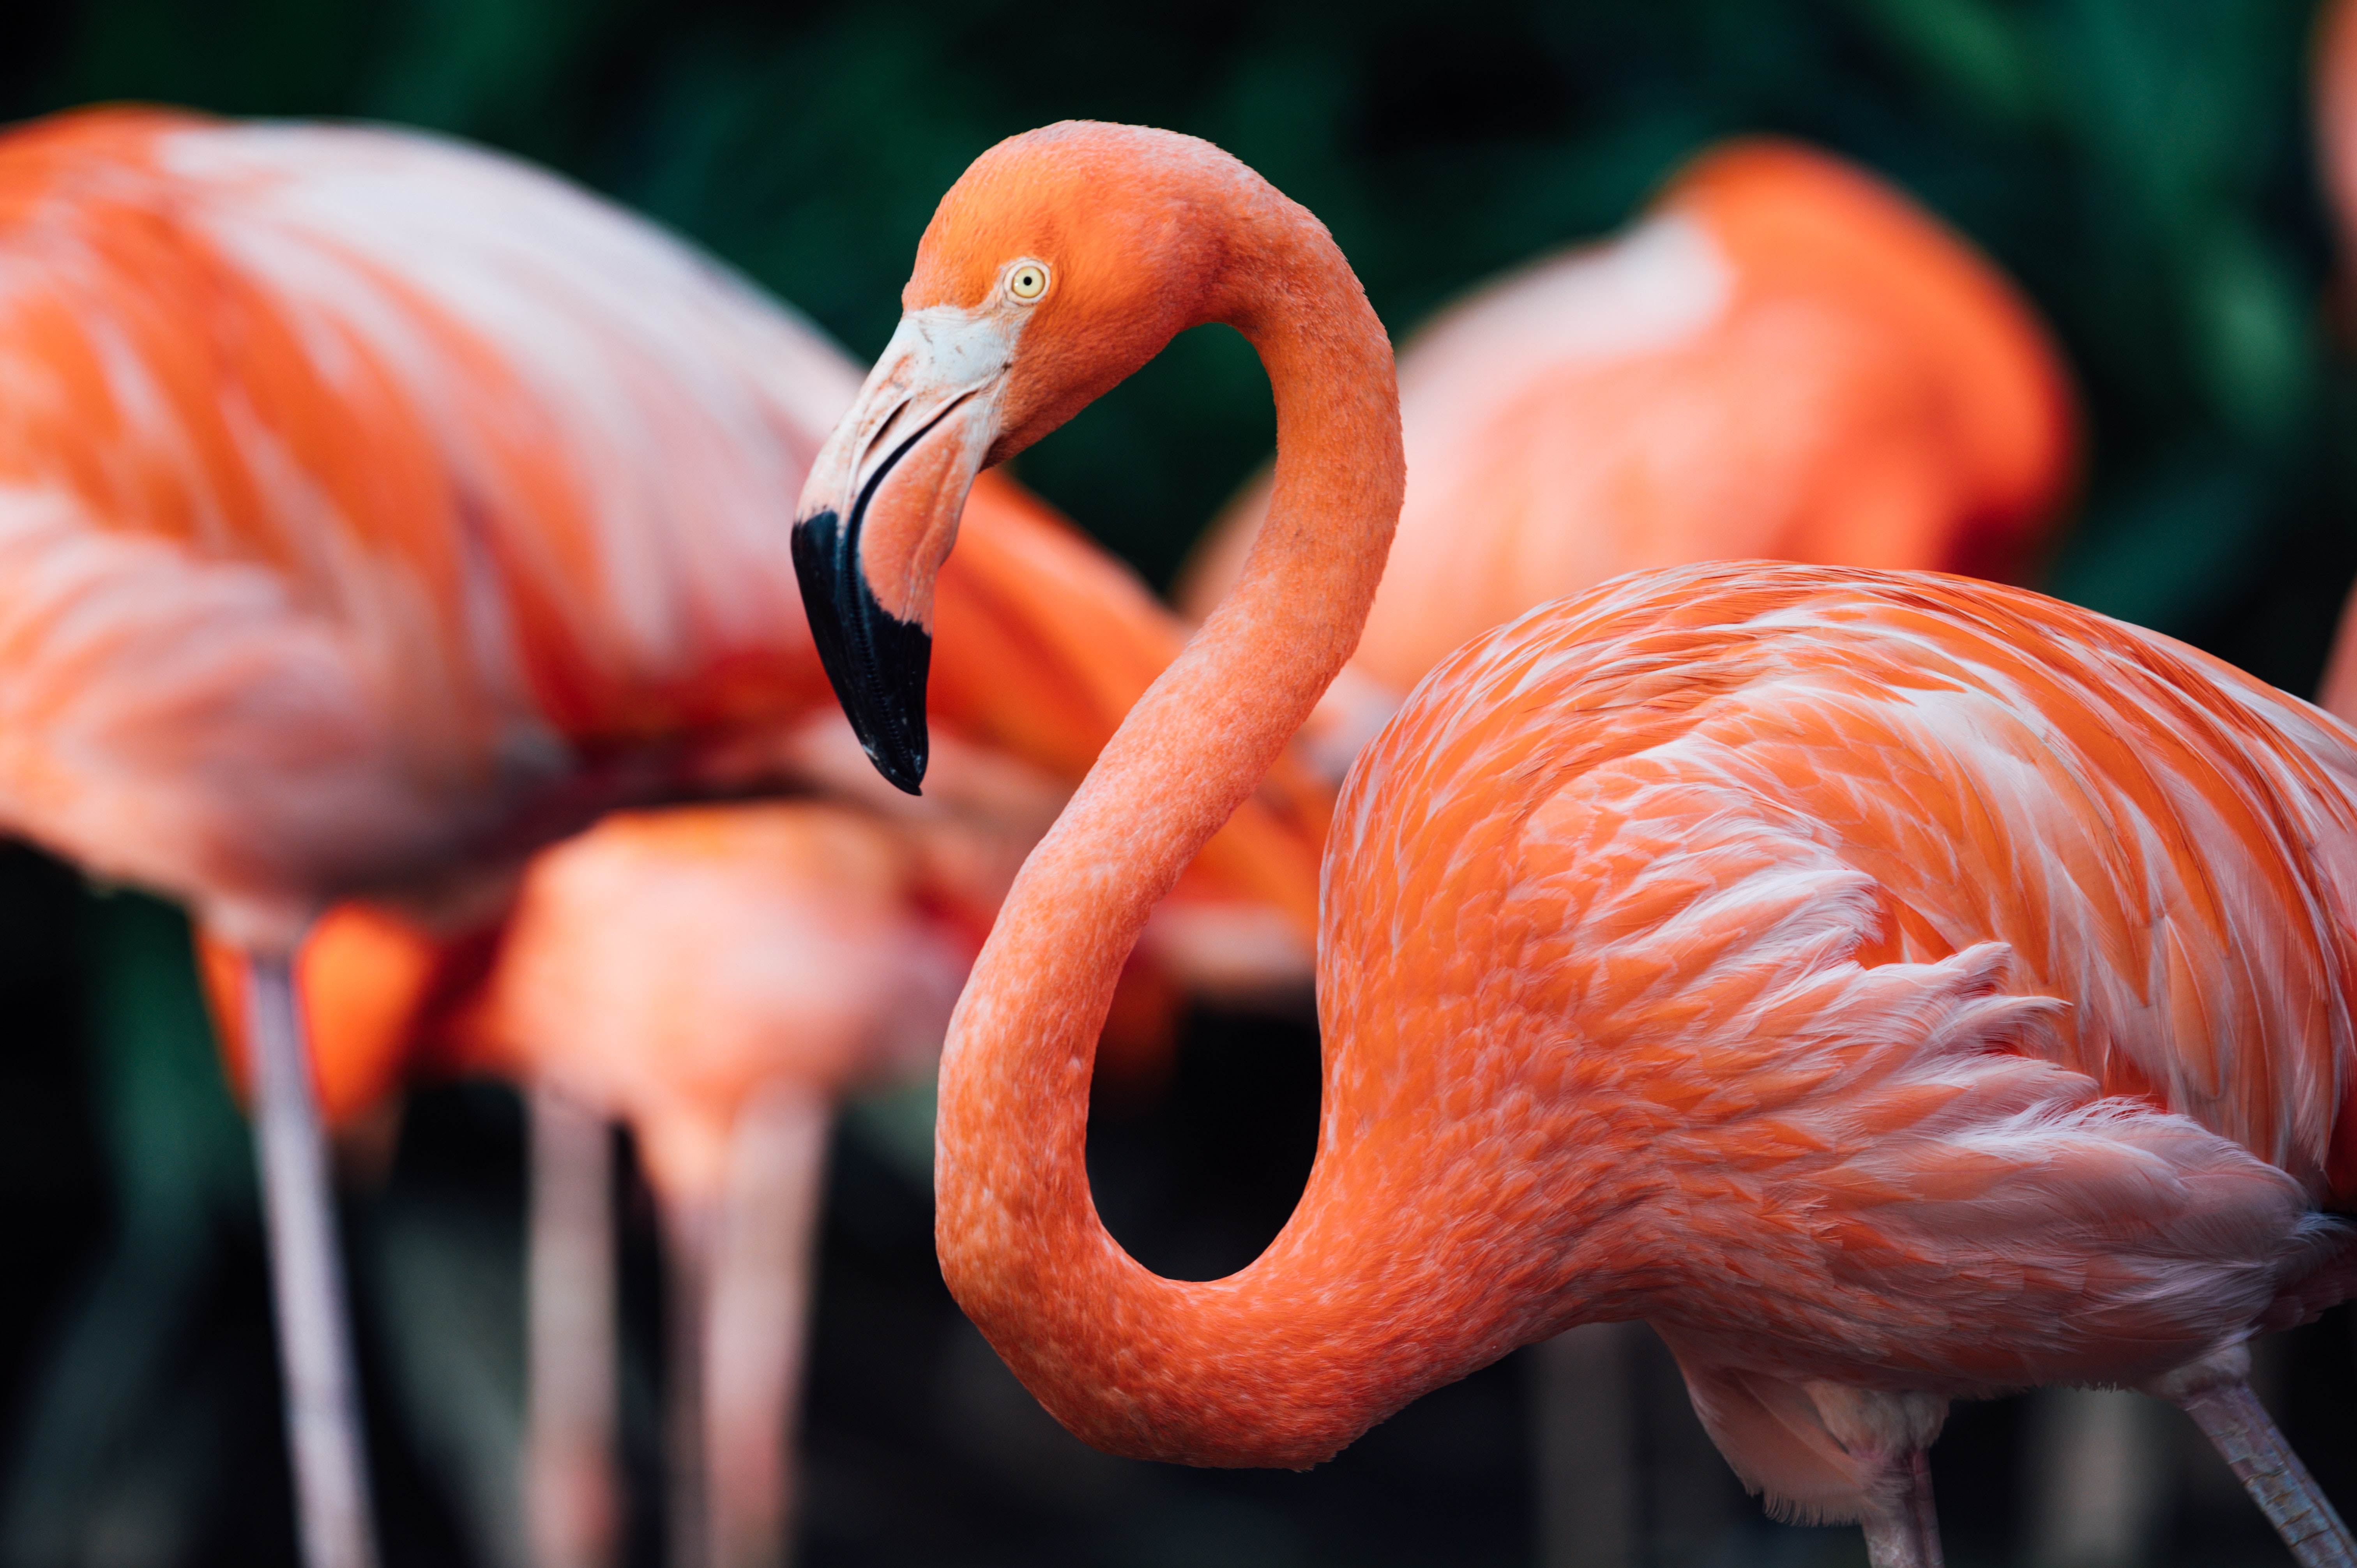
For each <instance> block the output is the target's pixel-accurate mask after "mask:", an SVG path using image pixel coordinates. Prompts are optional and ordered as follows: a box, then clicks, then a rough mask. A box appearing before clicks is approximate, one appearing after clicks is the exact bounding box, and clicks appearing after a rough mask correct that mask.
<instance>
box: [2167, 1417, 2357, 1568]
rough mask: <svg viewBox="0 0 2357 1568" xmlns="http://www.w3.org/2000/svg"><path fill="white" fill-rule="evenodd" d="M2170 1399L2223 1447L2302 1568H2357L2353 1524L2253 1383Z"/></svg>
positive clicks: (2260, 1508) (2356, 1549) (2225, 1454)
mask: <svg viewBox="0 0 2357 1568" xmlns="http://www.w3.org/2000/svg"><path fill="white" fill-rule="evenodd" d="M2164 1397H2172V1398H2173V1399H2174V1402H2175V1403H2176V1404H2177V1405H2178V1406H2179V1408H2180V1409H2181V1410H2183V1411H2184V1412H2185V1413H2186V1414H2188V1415H2190V1416H2191V1417H2192V1418H2193V1420H2194V1423H2195V1424H2196V1425H2198V1426H2200V1427H2201V1430H2202V1431H2203V1432H2204V1433H2206V1434H2208V1435H2209V1438H2210V1441H2211V1442H2212V1443H2213V1444H2216V1445H2217V1448H2218V1452H2219V1453H2220V1454H2222V1455H2224V1456H2225V1459H2226V1463H2227V1464H2228V1465H2230V1466H2233V1471H2234V1474H2235V1475H2236V1476H2238V1477H2241V1479H2242V1482H2243V1486H2244V1488H2245V1489H2246V1490H2248V1491H2249V1492H2250V1494H2251V1498H2252V1500H2253V1501H2255V1502H2256V1503H2257V1504H2258V1505H2259V1511H2260V1512H2261V1513H2264V1514H2266V1516H2267V1522H2268V1523H2269V1524H2272V1525H2274V1526H2275V1527H2276V1534H2277V1535H2280V1536H2282V1537H2283V1540H2284V1544H2285V1545H2286V1546H2288V1547H2290V1548H2291V1554H2292V1557H2293V1558H2294V1559H2295V1560H2296V1561H2297V1562H2298V1563H2300V1564H2301V1568H2357V1544H2352V1542H2351V1541H2350V1539H2349V1527H2348V1526H2347V1525H2344V1524H2342V1523H2341V1516H2340V1515H2339V1514H2337V1513H2335V1512H2334V1511H2333V1509H2332V1505H2331V1504H2330V1503H2329V1502H2327V1501H2326V1500H2325V1498H2324V1494H2323V1493H2322V1492H2320V1491H2319V1490H2318V1489H2317V1486H2316V1482H2315V1481H2314V1480H2313V1479H2312V1478H2311V1477H2309V1473H2308V1466H2305V1465H2303V1464H2301V1463H2300V1462H2299V1455H2297V1454H2294V1453H2293V1452H2292V1451H2291V1448H2290V1446H2289V1445H2288V1444H2286V1443H2285V1442H2284V1440H2283V1434H2282V1433H2281V1432H2280V1431H2278V1430H2276V1423H2275V1422H2274V1421H2273V1420H2272V1419H2271V1418H2270V1417H2269V1416H2268V1414H2267V1412H2266V1408H2265V1407H2264V1406H2262V1405H2261V1404H2260V1403H2259V1401H2258V1396H2257V1395H2255V1394H2254V1393H2252V1392H2251V1385H2250V1384H2248V1383H2246V1382H2241V1381H2234V1382H2221V1383H2214V1384H2212V1385H2211V1386H2210V1387H2207V1388H2202V1389H2197V1390H2195V1391H2192V1392H2190V1393H2186V1394H2181V1395H2174V1396H2164Z"/></svg>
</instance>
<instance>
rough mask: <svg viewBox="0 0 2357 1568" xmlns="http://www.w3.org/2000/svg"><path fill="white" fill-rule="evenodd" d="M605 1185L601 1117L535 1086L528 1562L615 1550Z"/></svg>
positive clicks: (617, 1500) (590, 1565)
mask: <svg viewBox="0 0 2357 1568" xmlns="http://www.w3.org/2000/svg"><path fill="white" fill-rule="evenodd" d="M613 1187H614V1161H613V1133H612V1130H611V1129H610V1128H609V1127H608V1125H607V1122H606V1119H605V1118H604V1117H603V1116H600V1115H598V1114H597V1112H594V1111H592V1110H590V1109H589V1108H587V1106H584V1105H582V1104H581V1103H579V1102H578V1101H575V1100H573V1099H572V1098H571V1097H570V1096H568V1095H566V1094H565V1093H564V1092H563V1091H561V1090H556V1089H553V1088H551V1087H550V1086H549V1085H547V1084H545V1083H542V1084H537V1085H535V1086H533V1090H532V1229H531V1240H530V1251H529V1261H528V1263H527V1283H526V1286H525V1298H526V1299H525V1322H526V1326H527V1332H526V1335H525V1338H526V1341H527V1343H526V1347H525V1354H526V1357H527V1359H528V1363H529V1367H530V1372H529V1376H528V1379H527V1384H526V1391H525V1436H524V1453H525V1464H524V1474H525V1477H526V1480H525V1487H526V1503H527V1513H528V1517H529V1518H530V1520H531V1526H532V1547H533V1563H534V1564H535V1568H610V1564H611V1563H613V1562H614V1559H615V1549H616V1534H617V1526H618V1524H619V1519H620V1514H621V1483H620V1478H619V1476H617V1474H616V1472H615V1452H616V1439H615V1427H616V1423H615V1409H616V1396H615V1382H616V1379H617V1375H618V1374H617V1356H618V1351H617V1348H616V1341H615V1334H614V1294H615V1281H614V1240H613V1235H614V1229H613V1228H614V1213H613Z"/></svg>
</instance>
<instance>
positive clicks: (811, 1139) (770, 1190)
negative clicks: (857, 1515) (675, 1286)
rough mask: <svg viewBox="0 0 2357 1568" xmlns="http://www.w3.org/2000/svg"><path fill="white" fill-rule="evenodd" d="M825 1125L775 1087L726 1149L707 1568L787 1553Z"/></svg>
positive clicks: (713, 1283)
mask: <svg viewBox="0 0 2357 1568" xmlns="http://www.w3.org/2000/svg"><path fill="white" fill-rule="evenodd" d="M829 1121H830V1116H829V1113H828V1109H827V1107H826V1105H825V1104H824V1103H823V1102H822V1101H820V1100H819V1099H818V1098H817V1097H815V1096H813V1095H811V1094H808V1093H804V1092H798V1091H796V1090H791V1089H789V1088H787V1087H786V1086H785V1085H782V1084H780V1085H776V1086H773V1087H772V1088H771V1089H770V1090H765V1091H764V1092H763V1093H761V1094H759V1095H757V1096H756V1097H755V1098H754V1100H753V1101H752V1102H751V1103H750V1104H748V1105H747V1106H746V1107H745V1109H744V1111H743V1112H742V1113H740V1114H739V1115H738V1117H737V1126H736V1128H735V1130H734V1133H733V1134H732V1137H731V1140H730V1141H731V1145H732V1146H731V1148H730V1151H729V1167H730V1168H729V1182H728V1199H727V1208H726V1212H725V1215H724V1218H723V1220H722V1226H721V1233H720V1235H719V1237H718V1239H717V1246H716V1250H715V1251H714V1253H713V1257H712V1267H711V1273H710V1274H709V1275H708V1276H707V1280H706V1286H707V1288H708V1289H709V1291H710V1293H711V1294H710V1298H709V1300H708V1301H707V1303H706V1305H705V1339H704V1357H705V1362H704V1379H705V1384H704V1443H705V1450H704V1452H705V1487H706V1488H707V1490H706V1496H705V1506H706V1507H707V1508H708V1509H710V1515H709V1518H710V1523H709V1525H708V1527H707V1528H708V1529H709V1530H710V1536H709V1542H710V1547H709V1549H710V1551H711V1552H712V1562H713V1568H785V1564H786V1563H788V1562H790V1561H791V1559H792V1556H793V1520H794V1481H795V1476H794V1463H793V1452H794V1445H793V1432H794V1427H795V1425H796V1420H795V1418H796V1416H797V1415H798V1414H799V1412H800V1406H801V1404H802V1358H803V1353H804V1350H805V1341H806V1339H807V1337H808V1335H809V1326H808V1325H809V1319H810V1296H811V1275H812V1267H811V1250H812V1244H813V1240H814V1237H815V1233H816V1230H817V1228H818V1209H819V1196H820V1193H819V1189H820V1187H821V1184H822V1183H823V1180H824V1177H825V1166H826V1139H827V1124H828V1122H829Z"/></svg>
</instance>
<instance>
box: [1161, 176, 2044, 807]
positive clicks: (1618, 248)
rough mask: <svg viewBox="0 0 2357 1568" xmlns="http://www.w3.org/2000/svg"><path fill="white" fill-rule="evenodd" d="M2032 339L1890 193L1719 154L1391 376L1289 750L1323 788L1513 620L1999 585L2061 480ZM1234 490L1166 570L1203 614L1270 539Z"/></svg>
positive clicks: (1510, 279)
mask: <svg viewBox="0 0 2357 1568" xmlns="http://www.w3.org/2000/svg"><path fill="white" fill-rule="evenodd" d="M2067 386H2068V381H2067V377H2066V375H2065V373H2064V371H2063V369H2062V365H2061V359H2060V357H2059V356H2058V355H2057V353H2056V352H2055V350H2054V347H2053V344H2052V342H2051V340H2050V338H2049V337H2048V336H2047V334H2046V332H2045V330H2044V329H2043V328H2041V327H2040V324H2039V322H2038V320H2037V318H2036V317H2035V316H2034V314H2033V313H2032V312H2031V310H2030V309H2029V306H2027V305H2026V304H2025V303H2024V302H2023V301H2022V300H2021V299H2020V297H2019V296H2018V295H2017V294H2016V293H2015V292H2014V290H2013V289H2012V287H2011V286H2010V285H2008V284H2007V282H2006V280H2005V279H2004V278H2003V277H2002V276H2000V275H1999V274H1997V273H1996V271H1994V270H1993V269H1992V268H1991V267H1990V266H1989V265H1988V264H1987V263H1986V262H1985V261H1983V260H1982V259H1981V258H1980V257H1979V256H1977V255H1975V253H1974V252H1972V250H1971V249H1970V248H1969V247H1968V246H1967V245H1966V244H1964V242H1962V241H1961V240H1959V239H1958V238H1957V237H1956V236H1954V235H1953V234H1952V233H1950V232H1949V231H1947V230H1946V229H1944V228H1943V226H1941V225H1940V224H1939V223H1938V222H1937V221H1935V220H1932V218H1930V217H1929V216H1927V215H1926V214H1924V213H1923V212H1922V211H1921V210H1920V209H1917V208H1916V207H1915V206H1914V205H1913V204H1912V203H1911V202H1910V201H1909V200H1908V199H1906V198H1905V197H1903V196H1901V195H1900V193H1898V192H1897V191H1894V190H1892V189H1890V188H1889V187H1887V186H1884V185H1883V184H1881V183H1880V182H1879V181H1878V180H1876V179H1875V178H1874V177H1872V176H1870V175H1868V174H1867V173H1865V172H1864V171H1862V170H1860V169H1857V168H1856V167H1853V166H1850V165H1848V164H1846V163H1844V162H1842V161H1841V160H1839V159H1837V158H1835V157H1833V156H1830V155H1827V154H1824V153H1821V152H1817V151H1814V150H1812V149H1810V148H1808V147H1805V146H1803V145H1798V144H1795V143H1790V142H1781V141H1773V140H1765V139H1758V138H1753V139H1746V140H1741V141H1736V142H1731V143H1727V144H1724V145H1720V146H1718V147H1716V148H1714V149H1712V150H1710V151H1708V152H1706V153H1705V154H1703V155H1702V156H1700V157H1698V158H1696V159H1695V161H1694V162H1693V163H1691V164H1689V165H1688V166H1686V167H1685V169H1684V171H1683V172H1681V173H1680V174H1679V175H1677V176H1676V177H1674V179H1672V180H1671V181H1670V183H1669V185H1668V186H1667V188H1665V189H1664V190H1663V193H1662V195H1661V196H1660V198H1659V199H1657V200H1656V201H1655V202H1654V203H1653V206H1652V210H1651V211H1650V212H1649V213H1647V214H1646V215H1645V216H1644V217H1643V218H1642V219H1641V220H1640V221H1639V222H1638V223H1637V224H1636V225H1635V226H1634V227H1632V228H1631V230H1630V231H1628V232H1627V233H1625V234H1622V235H1621V236H1620V237H1619V238H1617V239H1614V240H1611V241H1609V242H1604V243H1602V244H1598V245H1592V246H1585V247H1581V248H1578V249H1576V250H1573V251H1571V252H1568V253H1566V254H1564V255H1561V256H1557V257H1555V258H1553V259H1551V260H1546V261H1542V262H1539V263H1534V265H1532V266H1530V267H1528V268H1525V269H1523V270H1522V271H1520V272H1517V273H1514V274H1510V275H1508V276H1507V277H1505V278H1504V279H1501V281H1499V282H1496V283H1492V284H1490V285H1485V286H1484V287H1482V288H1480V289H1479V290H1477V291H1476V292H1475V293H1474V294H1473V295H1471V296H1470V297H1469V298H1468V299H1466V300H1464V301H1462V302H1460V303H1459V304H1458V305H1456V306H1452V307H1450V308H1449V309H1448V310H1446V311H1444V312H1442V314H1441V315H1440V316H1439V317H1437V319H1435V320H1434V321H1433V322H1432V323H1431V324H1429V325H1428V326H1426V327H1425V328H1423V329H1422V330H1420V331H1419V332H1418V333H1417V334H1416V336H1415V338H1414V339H1413V340H1412V341H1410V343H1409V344H1408V346H1407V348H1406V349H1405V351H1404V352H1403V353H1402V354H1401V356H1400V361H1399V387H1400V425H1401V435H1402V438H1403V440H1404V441H1405V446H1406V449H1407V466H1408V485H1407V499H1406V501H1405V504H1404V505H1403V507H1402V508H1401V511H1400V525H1399V532H1398V533H1397V535H1396V536H1395V538H1394V542H1393V545H1392V553H1391V559H1390V562H1389V564H1388V565H1387V566H1386V567H1385V569H1384V573H1383V581H1382V584H1381V585H1380V586H1379V587H1378V588H1377V589H1376V591H1375V602H1374V607H1373V608H1372V610H1371V611H1370V612H1369V613H1368V617H1367V627H1366V631H1365V633H1364V635H1363V636H1362V637H1361V639H1360V641H1359V649H1358V652H1357V653H1356V655H1355V656H1354V657H1353V659H1352V660H1351V665H1350V666H1349V668H1348V671H1347V672H1346V674H1345V675H1344V676H1343V677H1342V679H1341V681H1340V682H1339V683H1338V685H1337V687H1336V688H1335V689H1334V691H1332V692H1331V693H1329V695H1328V697H1327V698H1326V699H1325V701H1324V703H1323V704H1322V706H1321V708H1320V710H1319V713H1318V716H1317V717H1316V718H1315V719H1313V721H1312V724H1311V725H1310V728H1309V731H1308V734H1309V736H1310V738H1311V740H1312V741H1313V743H1314V744H1315V745H1316V746H1317V747H1318V750H1319V752H1320V753H1321V754H1322V755H1323V756H1324V757H1326V759H1327V761H1328V766H1329V768H1330V770H1331V771H1332V772H1333V773H1334V775H1335V776H1336V777H1337V778H1339V777H1340V771H1341V768H1342V766H1343V765H1347V763H1348V760H1349V757H1350V756H1351V754H1352V753H1354V752H1355V750H1356V749H1357V746H1358V745H1359V744H1361V743H1362V742H1363V741H1364V740H1365V739H1366V737H1367V736H1370V735H1372V733H1373V732H1374V729H1375V728H1376V727H1377V725H1380V724H1381V723H1382V721H1383V718H1385V717H1387V716H1389V714H1390V712H1391V710H1392V709H1393V708H1394V707H1396V706H1397V705H1398V700H1399V695H1400V694H1401V693H1405V692H1406V691H1407V689H1408V688H1409V687H1410V686H1412V685H1414V684H1415V682H1416V681H1417V680H1418V679H1419V678H1420V677H1421V676H1422V675H1423V674H1424V672H1425V671H1427V670H1429V669H1430V668H1431V667H1432V666H1433V665H1434V664H1435V663H1437V661H1438V660H1440V659H1441V657H1442V656H1443V655H1445V654H1447V653H1448V652H1449V651H1450V650H1453V649H1455V648H1457V647H1458V645H1459V644H1461V643H1463V642H1465V641H1467V640H1468V639H1471V638H1473V637H1475V636H1478V635H1479V634H1480V633H1481V632H1484V631H1487V630H1489V629H1490V628H1491V627H1493V626H1501V625H1503V624H1504V623H1505V622H1507V621H1509V620H1512V618H1514V617H1516V616H1518V615H1520V614H1522V613H1523V611H1524V610H1527V609H1529V608H1531V607H1533V606H1534V605H1539V604H1544V602H1546V601H1547V600H1549V599H1555V598H1561V597H1564V596H1566V595H1569V594H1575V593H1577V592H1579V591H1581V590H1582V589H1585V588H1588V587H1591V586H1593V585H1596V584H1598V583H1600V582H1603V581H1604V580H1605V579H1607V578H1609V577H1613V576H1617V575H1620V573H1622V572H1629V571H1635V570H1640V569H1642V568H1646V567H1657V566H1674V565H1682V564H1685V563H1687V562H1692V561H1717V560H1735V559H1746V558H1754V557H1770V558H1775V559H1780V560H1788V561H1814V562H1822V563H1825V564H1844V565H1855V566H1889V567H1910V568H1913V567H1921V568H1929V569H1932V570H1938V571H1948V572H1966V573H1971V574H1973V575H1976V576H1984V577H1992V578H1996V579H1997V580H2000V581H2004V582H2016V583H2018V582H2022V581H2025V580H2026V579H2027V577H2028V576H2029V574H2030V573H2031V572H2032V571H2033V570H2034V569H2035V567H2036V565H2037V563H2038V561H2039V559H2040V555H2041V554H2042V553H2043V552H2044V550H2045V548H2046V545H2047V542H2048V538H2049V533H2050V525H2051V524H2052V523H2053V521H2055V519H2056V517H2057V516H2058V514H2059V511H2060V510H2061V503H2062V501H2063V499H2064V497H2065V495H2066V493H2067V491H2068V489H2069V488H2070V484H2071V480H2072V475H2073V473H2074V471H2075V468H2076V450H2075V448H2076V421H2075V419H2074V417H2073V415H2072V408H2071V401H2070V396H2069V392H2068V390H2067ZM1269 494H1270V481H1269V479H1268V478H1267V477H1266V476H1263V477H1262V478H1260V479H1259V480H1258V481H1256V482H1255V483H1254V484H1253V485H1251V486H1249V487H1247V489H1245V490H1244V492H1243V494H1242V495H1240V496H1239V497H1238V498H1237V499H1236V501H1235V502H1234V503H1233V504H1232V505H1231V507H1230V508H1229V510H1228V512H1227V513H1226V515H1225V516H1224V517H1222V519H1221V521H1219V522H1218V523H1217V524H1216V525H1215V526H1214V527H1213V528H1212V529H1211V532H1210V533H1209V534H1208V535H1207V536H1206V538H1205V541H1204V542H1203V543H1202V544H1201V545H1200V546H1199V547H1198V549H1197V551H1196V554H1195V557H1194V559H1193V560H1192V562H1191V563H1190V564H1189V566H1188V568H1187V570H1186V571H1185V572H1184V573H1183V574H1182V579H1181V584H1180V587H1179V606H1180V607H1181V609H1182V610H1184V611H1185V612H1186V613H1187V614H1189V616H1191V617H1193V618H1196V619H1199V620H1200V619H1201V618H1203V617H1205V616H1207V615H1209V614H1210V613H1211V609H1212V607H1214V606H1216V605H1217V604H1218V603H1219V602H1220V600H1221V599H1222V597H1223V596H1225V595H1226V593H1227V591H1228V589H1229V588H1230V587H1231V586H1232V585H1233V584H1234V582H1235V580H1236V578H1237V576H1238V575H1239V574H1240V573H1241V571H1242V570H1243V563H1244V557H1245V553H1247V551H1248V550H1249V549H1250V548H1251V545H1252V542H1253V541H1254V538H1256V537H1257V536H1258V534H1259V532H1260V528H1261V524H1262V522H1263V521H1264V520H1265V517H1266V516H1267V512H1268V504H1269Z"/></svg>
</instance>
